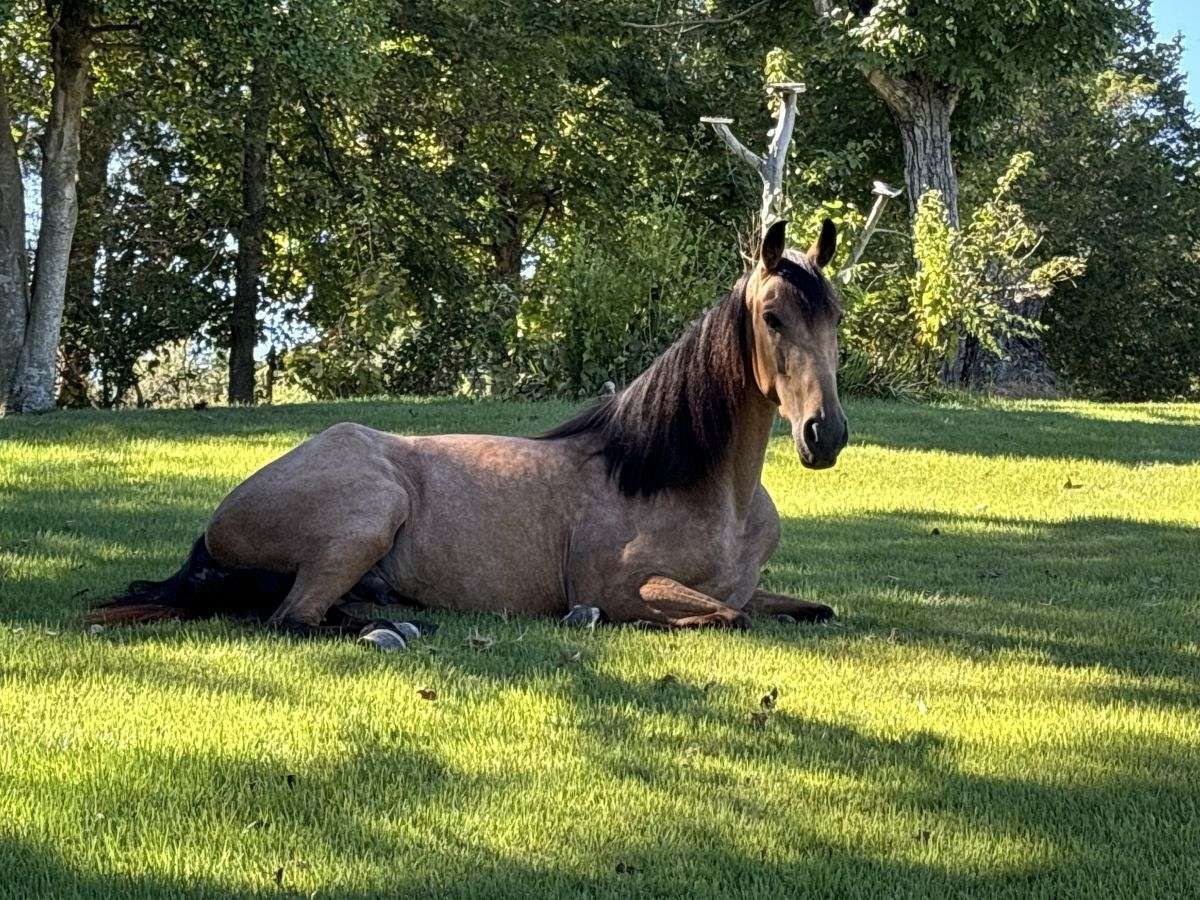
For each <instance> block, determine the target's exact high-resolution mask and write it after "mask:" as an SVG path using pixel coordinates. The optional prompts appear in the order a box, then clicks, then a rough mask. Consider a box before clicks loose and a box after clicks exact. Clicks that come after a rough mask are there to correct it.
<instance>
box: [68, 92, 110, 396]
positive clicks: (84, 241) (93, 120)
mask: <svg viewBox="0 0 1200 900" xmlns="http://www.w3.org/2000/svg"><path fill="white" fill-rule="evenodd" d="M84 102H85V106H86V107H87V109H88V113H87V116H86V117H85V119H84V121H83V125H82V128H81V133H80V151H79V181H78V186H77V188H76V192H77V194H78V203H79V218H78V221H77V222H76V224H75V239H74V241H73V242H72V244H71V257H70V260H69V262H68V266H67V284H66V302H65V306H64V310H63V329H62V359H61V372H60V375H61V380H60V385H59V393H58V404H59V406H65V407H75V408H78V407H86V406H91V405H92V398H91V396H90V394H91V391H90V385H91V381H90V377H91V371H92V364H93V360H92V354H91V351H90V349H89V348H88V346H87V343H86V341H85V340H84V339H83V337H82V336H81V335H80V333H79V331H80V329H81V328H83V327H85V325H86V323H87V322H88V320H89V318H90V317H91V316H92V315H94V311H93V309H92V305H93V303H94V302H95V295H96V265H97V261H98V257H99V255H100V247H101V235H102V234H103V231H104V222H105V219H106V218H107V217H108V215H109V212H110V211H109V209H108V205H109V204H108V196H107V187H108V164H109V160H110V159H111V158H112V153H113V146H114V144H115V143H116V140H117V136H118V134H119V132H120V130H121V124H120V123H119V121H118V120H119V119H120V118H121V117H120V116H117V115H115V114H114V110H113V106H114V104H112V103H111V102H109V103H106V102H105V101H104V100H101V101H100V102H99V103H97V102H96V98H95V78H94V77H91V78H89V79H88V85H87V91H86V95H85V101H84Z"/></svg>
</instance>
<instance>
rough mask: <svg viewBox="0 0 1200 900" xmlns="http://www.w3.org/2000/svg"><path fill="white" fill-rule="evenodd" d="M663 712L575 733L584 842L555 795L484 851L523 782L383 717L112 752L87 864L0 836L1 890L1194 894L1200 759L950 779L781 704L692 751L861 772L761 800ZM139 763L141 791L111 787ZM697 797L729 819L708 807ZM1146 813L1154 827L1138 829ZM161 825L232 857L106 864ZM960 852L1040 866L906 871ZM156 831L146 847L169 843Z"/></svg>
mask: <svg viewBox="0 0 1200 900" xmlns="http://www.w3.org/2000/svg"><path fill="white" fill-rule="evenodd" d="M464 665H465V667H466V668H467V669H468V670H470V669H471V668H472V666H471V665H470V663H465V664H464ZM614 682H619V679H615V680H613V681H612V682H609V683H600V684H597V685H595V686H588V684H587V682H586V681H585V680H584V679H578V680H575V681H573V682H571V683H570V684H569V685H567V686H565V688H564V693H565V695H566V697H567V698H568V699H570V700H572V701H573V702H575V703H576V704H577V705H583V704H587V703H594V702H596V701H597V700H598V699H602V700H603V702H606V703H608V704H610V705H611V706H612V707H614V708H616V707H617V706H618V705H619V704H620V703H623V702H626V698H625V696H624V695H625V692H624V690H623V689H621V687H620V685H619V684H617V683H614ZM614 689H615V690H614ZM669 689H670V690H673V689H674V688H673V687H671V688H669ZM643 699H644V700H645V701H646V702H647V704H648V705H647V707H646V708H645V709H639V708H638V707H637V706H636V705H635V706H634V708H633V709H632V710H631V712H632V713H634V714H662V713H663V707H661V706H660V705H658V704H657V703H655V701H654V700H653V697H652V696H651V695H649V694H647V695H645V696H644V698H643ZM671 715H673V716H674V717H675V718H676V719H677V720H678V722H679V723H680V724H681V725H683V726H684V734H682V735H681V736H680V737H679V738H678V739H677V743H676V744H674V745H671V746H667V747H661V748H658V747H656V748H654V750H655V751H657V752H658V756H657V757H656V758H652V759H649V760H643V759H641V758H630V756H629V753H628V751H625V750H623V749H622V748H623V744H624V742H621V741H614V740H613V739H612V736H613V730H612V724H611V723H607V724H606V723H602V722H599V721H597V722H588V721H584V722H583V723H581V725H580V727H579V733H578V734H577V736H576V740H575V744H574V748H575V750H574V752H576V753H577V754H578V755H580V756H581V757H582V758H583V762H584V764H585V765H584V769H585V770H586V771H588V772H592V773H596V774H595V775H594V776H593V777H596V778H603V779H606V780H608V781H610V782H615V784H616V785H617V787H618V790H619V792H620V793H622V794H625V793H628V794H629V795H630V796H637V797H639V798H640V801H641V802H639V803H636V804H630V806H629V808H628V809H626V810H623V811H622V813H621V818H620V821H619V824H618V823H616V822H614V823H613V825H612V827H611V828H605V827H603V826H601V827H599V828H597V827H596V823H594V822H592V821H590V820H587V819H585V818H584V817H585V816H586V815H587V814H588V813H589V811H590V812H592V813H593V814H594V808H593V807H592V805H591V804H590V802H589V800H588V798H587V793H586V791H584V792H582V793H572V794H571V795H569V796H564V797H562V798H560V799H559V800H558V801H557V802H556V803H555V801H551V802H552V803H554V804H555V805H554V810H553V812H554V815H555V821H556V822H558V823H560V825H561V828H562V833H561V835H559V834H554V835H549V836H547V835H546V834H545V833H540V834H536V835H534V834H531V835H530V837H529V839H528V845H527V846H525V847H519V848H517V849H513V848H512V837H511V835H509V836H508V837H507V838H506V839H505V840H504V841H499V840H497V838H496V835H494V834H493V833H492V826H491V825H490V824H489V822H490V819H489V818H488V815H487V814H488V813H494V814H498V815H499V814H502V815H503V816H505V817H506V818H512V819H515V820H517V821H522V820H526V819H528V817H529V816H533V815H537V812H538V810H539V809H542V808H543V806H544V804H546V802H547V799H546V797H545V796H544V795H543V794H541V793H539V791H538V790H537V789H536V786H534V785H531V784H528V783H524V782H523V781H522V779H521V776H520V773H517V772H513V773H505V772H503V771H495V770H494V769H492V770H489V771H485V772H468V771H461V770H457V769H452V768H448V767H447V766H446V765H444V764H443V763H442V762H441V761H440V760H438V759H437V758H436V757H434V756H432V755H430V754H428V753H425V752H423V751H421V750H417V749H413V748H412V747H408V746H405V745H404V740H405V737H404V732H403V729H402V728H400V727H397V728H396V729H395V730H394V731H392V732H382V731H370V732H366V733H363V732H356V733H349V732H348V734H347V743H348V745H349V749H348V751H347V752H346V753H344V754H342V755H341V756H340V757H338V758H334V759H321V760H320V761H318V762H314V763H313V764H311V765H309V766H307V767H302V768H299V769H297V770H294V771H289V770H286V769H284V768H282V767H281V766H280V765H279V764H277V763H275V762H272V761H270V760H251V759H245V758H238V757H233V758H229V757H225V758H211V757H208V756H203V755H196V754H194V753H189V752H187V751H186V749H182V750H180V751H179V752H172V753H170V754H156V753H153V752H145V753H141V754H139V755H138V756H137V757H136V758H133V757H130V756H126V757H124V758H121V759H117V760H112V759H109V760H106V761H105V766H106V768H105V769H104V770H102V771H99V772H97V771H94V770H92V771H89V773H88V776H87V777H86V778H85V779H84V784H83V788H84V789H83V790H79V791H75V792H73V793H72V795H71V796H69V797H67V798H65V799H64V802H65V803H66V804H67V805H68V807H69V808H70V809H71V811H72V812H73V813H74V815H75V816H76V817H77V818H78V819H79V820H80V821H81V822H89V824H88V825H87V826H86V827H87V829H88V833H89V836H88V838H87V840H89V841H97V842H99V844H100V845H101V846H104V847H105V848H106V849H105V851H103V852H102V853H101V854H100V857H99V859H95V858H93V859H92V860H91V861H90V862H89V865H90V866H91V867H92V869H90V870H87V871H85V870H83V869H81V868H79V867H78V866H77V865H76V864H74V863H73V862H72V861H71V859H70V858H69V857H70V855H74V854H78V853H79V852H80V848H79V847H78V846H75V847H73V848H72V853H71V854H68V853H65V852H63V851H62V849H61V848H60V847H59V846H57V845H55V844H54V843H51V842H50V841H48V840H46V839H45V838H42V837H39V836H37V835H23V836H20V835H15V834H12V833H9V834H7V835H6V836H5V837H4V838H0V860H3V862H4V865H5V880H6V883H7V884H9V885H14V886H19V887H20V888H23V889H24V890H23V893H24V895H25V896H31V895H53V896H62V897H67V896H106V897H107V896H187V897H192V896H197V897H198V896H250V895H260V894H263V893H276V892H278V891H280V890H281V889H282V891H283V892H285V893H298V894H299V895H301V896H304V895H309V894H310V893H311V892H314V891H315V892H318V893H319V894H322V895H329V894H332V895H336V896H343V897H368V896H413V895H437V896H462V897H476V896H488V897H530V896H538V897H543V896H545V897H550V896H563V895H564V894H565V895H574V896H604V897H608V896H631V897H632V896H735V895H736V896H880V895H881V893H882V894H884V895H887V896H963V895H972V896H975V895H989V896H994V895H1009V896H1029V895H1031V894H1036V895H1044V896H1063V895H1068V894H1069V895H1074V896H1089V895H1090V896H1095V895H1096V894H1097V893H1098V892H1103V893H1104V894H1105V895H1106V896H1155V895H1158V896H1182V895H1187V894H1189V893H1190V890H1189V888H1191V889H1195V888H1196V887H1197V886H1200V860H1197V858H1196V857H1195V855H1194V854H1193V853H1191V852H1190V851H1191V849H1192V847H1193V843H1194V841H1195V839H1196V838H1197V837H1200V827H1198V826H1197V824H1196V821H1195V819H1194V818H1192V817H1190V816H1189V811H1192V810H1194V809H1195V808H1196V805H1197V803H1200V778H1197V775H1200V771H1198V768H1200V767H1198V763H1197V757H1196V753H1195V748H1194V747H1185V746H1182V745H1178V744H1175V743H1172V742H1170V741H1166V740H1162V741H1159V742H1154V743H1150V744H1148V745H1143V746H1141V747H1139V748H1137V749H1136V750H1133V751H1132V752H1131V753H1130V754H1129V755H1128V756H1127V757H1125V762H1126V763H1127V764H1128V765H1127V768H1126V770H1124V771H1112V772H1105V773H1102V774H1099V775H1097V774H1095V773H1086V774H1085V776H1084V777H1082V778H1081V777H1078V776H1077V773H1074V772H1071V771H1054V770H1052V769H1051V770H1048V769H1047V768H1046V767H1045V765H1044V763H1043V764H1039V763H1038V762H1037V761H1033V760H1031V761H1030V766H1029V771H1030V777H1028V778H1011V777H994V776H988V775H981V774H978V773H975V772H971V771H969V770H968V769H966V768H964V767H963V766H962V765H961V763H960V760H959V754H958V751H957V748H956V747H955V746H954V745H953V744H952V743H950V742H948V741H947V740H946V739H945V738H943V737H941V736H939V735H937V734H934V733H931V732H926V731H918V732H914V733H911V734H909V735H907V736H905V737H902V738H899V739H887V738H882V737H879V736H877V735H872V734H869V733H866V732H864V731H862V730H860V729H858V728H855V727H853V726H851V725H846V724H841V723H833V722H815V721H809V720H806V719H804V718H802V717H800V716H797V715H795V714H792V713H789V712H787V711H780V712H778V713H776V714H775V715H774V717H773V718H772V720H771V721H770V723H769V724H768V726H767V727H766V728H763V729H760V730H755V729H752V728H750V727H748V725H747V723H746V722H745V721H744V719H742V720H739V721H734V717H733V715H732V714H729V713H726V714H723V715H724V718H726V719H728V720H729V721H724V722H720V723H718V724H719V725H723V726H726V727H725V729H724V732H723V733H724V739H723V740H722V741H721V743H720V745H719V746H712V747H701V748H700V754H701V755H702V756H703V755H707V754H709V753H712V754H720V755H721V756H722V757H723V758H724V759H726V760H727V761H730V762H732V763H733V764H734V765H735V766H736V765H737V764H738V763H739V762H741V761H745V762H748V763H752V762H755V761H761V760H763V759H764V758H768V757H770V758H774V759H776V760H786V764H787V766H788V767H789V770H790V771H791V772H793V773H794V772H801V773H806V774H811V775H820V774H822V773H828V772H835V773H840V774H843V775H850V776H854V780H853V782H852V783H853V784H854V785H855V786H854V787H848V788H843V789H836V788H834V789H830V788H828V787H822V788H814V789H812V790H805V789H801V793H800V794H798V795H795V796H785V795H781V794H778V793H776V794H767V795H763V794H761V793H760V790H761V785H760V784H755V785H753V786H748V783H747V782H746V781H744V780H743V779H741V778H739V777H737V775H736V770H735V772H734V774H731V775H729V776H727V777H723V778H715V779H714V778H708V777H705V775H704V774H703V773H699V774H692V773H689V772H688V771H686V770H683V771H681V768H680V766H679V764H678V762H677V760H678V758H679V757H678V751H682V750H683V749H684V747H683V744H685V743H687V742H688V741H689V740H691V738H690V736H689V734H688V733H687V732H688V731H691V730H698V729H699V728H700V726H704V727H706V728H707V727H710V725H711V723H709V722H699V721H696V720H695V717H694V713H693V710H692V708H691V707H690V706H688V705H684V706H683V707H682V708H679V709H677V710H674V711H673V712H672V713H671ZM705 715H706V716H711V715H713V714H712V712H711V711H706V712H705ZM642 746H643V747H644V745H642ZM134 770H136V772H137V778H136V779H133V780H132V781H133V783H131V784H130V783H126V782H127V781H128V780H129V779H128V776H129V774H130V773H131V772H132V771H134ZM793 783H795V782H793ZM801 783H803V780H802V781H801ZM22 789H26V787H25V786H24V785H23V786H21V787H20V788H18V790H22ZM864 791H869V792H870V795H871V800H870V803H871V804H872V805H873V807H874V808H875V810H876V813H875V814H876V815H878V816H882V817H884V818H885V819H886V820H887V821H895V822H910V821H911V822H915V823H917V825H916V830H914V831H912V832H911V833H910V832H908V831H906V832H904V833H901V834H895V835H891V836H888V839H887V841H886V844H887V845H886V846H871V845H870V844H867V843H860V842H859V841H858V840H857V839H856V836H855V834H854V832H853V830H851V831H850V832H849V833H841V834H839V833H838V828H837V827H836V817H837V815H838V813H839V811H844V812H847V813H851V814H855V813H859V814H861V813H862V808H861V806H860V805H859V804H861V803H862V802H863V799H862V793H863V792H864ZM712 804H716V807H715V808H718V809H720V810H721V813H722V814H720V815H716V816H712V817H709V816H707V815H706V812H705V811H706V810H712V809H713V808H714V807H713V806H712ZM816 804H820V806H821V808H820V810H819V812H817V811H816V810H814V814H813V817H812V818H813V819H816V820H817V821H821V820H823V821H824V822H825V825H826V830H825V831H824V832H822V831H819V830H817V826H813V825H811V824H810V821H812V819H810V816H809V815H808V814H807V813H806V812H805V809H806V807H808V806H809V805H816ZM179 809H203V810H206V811H207V814H206V815H205V816H203V817H199V818H197V819H194V820H193V819H187V818H183V819H181V818H179V817H178V816H177V814H173V813H171V812H170V811H171V810H179ZM481 813H483V814H484V818H483V819H482V820H481V819H480V814H481ZM725 813H729V814H725ZM98 814H99V815H98ZM831 816H832V817H833V818H832V823H833V827H832V828H830V827H829V826H830V824H831V818H830V817H831ZM1149 822H1158V823H1160V827H1158V828H1156V829H1154V830H1153V831H1152V832H1151V831H1147V830H1146V829H1145V827H1144V826H1145V825H1146V824H1147V823H1149ZM1167 823H1171V824H1173V825H1174V826H1175V827H1169V826H1167ZM1164 826H1167V827H1164ZM163 827H167V828H172V829H174V831H173V832H172V833H171V834H170V836H169V840H170V847H171V850H170V851H168V852H166V853H165V854H164V853H163V851H162V849H161V847H158V848H156V852H157V853H158V854H160V856H159V857H158V865H160V866H162V865H164V863H165V864H166V865H167V866H168V867H169V868H171V869H174V870H180V871H181V872H189V871H190V872H196V871H204V870H205V869H206V868H207V867H208V864H209V863H211V862H212V860H214V859H217V858H222V859H224V860H225V861H226V862H227V863H228V862H229V861H230V860H232V861H233V862H234V863H235V865H234V867H233V868H232V869H228V868H227V869H226V872H227V873H228V875H227V878H229V879H230V880H229V881H212V880H209V881H205V880H204V879H203V878H200V879H198V878H196V877H195V876H194V875H186V876H185V875H183V874H180V875H179V876H167V875H151V874H142V875H130V874H123V873H121V872H120V870H122V869H127V868H128V866H127V865H126V864H125V863H124V861H123V860H122V859H120V858H117V857H114V856H113V855H112V854H114V853H117V852H120V851H119V848H121V846H122V845H123V844H124V843H125V842H127V841H128V840H129V838H130V834H131V831H130V829H132V834H137V832H138V830H144V829H155V828H163ZM897 827H905V826H903V825H898V826H897ZM747 829H752V830H753V831H754V833H755V834H756V835H758V836H759V837H761V838H763V839H764V840H765V841H766V843H765V845H764V846H763V847H762V848H758V847H755V846H753V845H749V844H747V843H746V841H745V840H744V837H745V832H746V830H747ZM971 838H974V839H977V840H978V839H982V840H984V841H986V842H987V843H988V845H989V846H995V845H996V844H998V843H1001V842H1009V843H1011V844H1012V845H1013V846H1016V847H1036V848H1038V852H1037V853H1036V854H1033V855H1030V856H1029V857H1026V858H1022V857H1020V856H1016V857H1012V858H1009V857H1005V856H1004V854H1002V853H999V852H997V853H995V854H993V855H991V856H987V855H985V856H984V857H983V858H980V857H978V856H976V857H974V858H972V857H966V858H962V859H955V858H949V859H947V858H946V857H945V855H943V856H942V858H941V860H940V861H939V860H935V859H933V858H928V859H921V857H922V855H926V854H923V852H922V848H930V847H931V848H935V849H936V848H937V847H938V846H939V845H941V844H943V843H947V844H949V845H950V846H954V845H956V844H957V842H960V841H962V840H964V839H971ZM155 839H156V843H158V844H161V839H162V835H161V834H156V836H155ZM77 841H78V839H76V840H75V841H74V842H75V843H77ZM498 843H499V844H501V845H503V846H505V847H506V848H507V849H505V850H504V851H499V850H498V849H497V844H498ZM906 848H907V849H906ZM1131 860H1136V862H1137V865H1136V866H1131V864H1130V862H1131ZM106 870H107V871H106ZM281 870H282V874H281V875H277V874H276V873H279V872H280V871H281ZM1147 871H1154V872H1158V873H1161V877H1160V878H1159V879H1157V880H1155V881H1152V882H1147V881H1144V880H1143V881H1142V883H1139V879H1138V875H1137V873H1139V872H1140V873H1142V874H1143V875H1144V874H1145V873H1146V872H1147ZM371 885H373V886H371Z"/></svg>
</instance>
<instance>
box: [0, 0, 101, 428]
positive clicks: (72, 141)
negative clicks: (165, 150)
mask: <svg viewBox="0 0 1200 900" xmlns="http://www.w3.org/2000/svg"><path fill="white" fill-rule="evenodd" d="M50 48H51V60H52V71H53V73H54V87H53V91H52V94H51V98H50V119H49V122H48V123H47V127H46V135H45V138H44V139H43V142H42V222H41V228H40V230H39V232H38V246H37V254H36V256H35V258H34V275H33V291H32V295H33V299H32V303H31V305H30V313H29V321H28V324H27V326H26V329H25V344H24V346H23V347H22V349H21V357H20V359H19V361H18V363H17V375H16V379H15V381H14V383H13V386H12V389H11V396H10V399H9V409H10V410H13V411H16V412H44V411H46V410H50V409H54V401H55V394H54V382H55V376H56V375H57V373H58V337H59V331H60V329H61V327H62V315H63V303H64V297H65V290H66V284H67V264H68V260H69V258H70V255H71V241H72V238H73V237H74V233H75V220H76V217H77V213H78V207H77V198H76V193H75V179H76V175H77V174H78V170H79V129H80V118H81V115H82V111H83V97H84V88H85V86H86V84H87V78H88V57H89V56H90V54H91V34H90V27H89V24H88V20H87V4H85V3H64V4H63V6H62V9H61V10H60V12H59V17H58V20H57V21H56V22H55V23H54V24H53V25H52V27H51V29H50Z"/></svg>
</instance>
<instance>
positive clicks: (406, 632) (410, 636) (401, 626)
mask: <svg viewBox="0 0 1200 900" xmlns="http://www.w3.org/2000/svg"><path fill="white" fill-rule="evenodd" d="M392 627H393V628H394V629H396V632H397V634H399V635H400V637H402V638H404V639H405V640H406V641H415V640H416V639H417V638H419V637H420V636H421V629H419V628H418V627H417V626H416V625H414V624H413V623H412V622H393V623H392Z"/></svg>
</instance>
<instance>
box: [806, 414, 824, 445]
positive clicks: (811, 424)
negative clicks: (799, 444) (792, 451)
mask: <svg viewBox="0 0 1200 900" xmlns="http://www.w3.org/2000/svg"><path fill="white" fill-rule="evenodd" d="M819 425H820V423H819V422H818V421H817V420H816V419H809V420H808V421H807V422H805V423H804V443H805V444H807V445H808V447H809V449H812V448H814V447H816V446H817V444H818V443H820V440H821V435H820V432H819V431H818V427H819Z"/></svg>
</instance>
